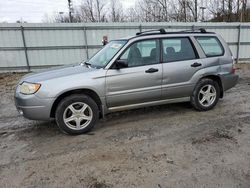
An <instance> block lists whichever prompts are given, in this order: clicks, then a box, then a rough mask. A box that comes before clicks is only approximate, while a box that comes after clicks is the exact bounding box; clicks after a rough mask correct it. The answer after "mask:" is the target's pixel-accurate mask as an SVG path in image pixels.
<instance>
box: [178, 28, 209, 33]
mask: <svg viewBox="0 0 250 188" xmlns="http://www.w3.org/2000/svg"><path fill="white" fill-rule="evenodd" d="M195 31H199V32H201V33H207V31H206V29H204V28H199V29H190V30H183V31H180V32H195Z"/></svg>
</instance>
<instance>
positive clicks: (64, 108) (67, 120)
mask: <svg viewBox="0 0 250 188" xmlns="http://www.w3.org/2000/svg"><path fill="white" fill-rule="evenodd" d="M55 119H56V123H57V125H58V127H59V128H60V130H61V131H62V132H64V133H67V134H70V135H78V134H83V133H86V132H88V131H90V130H91V129H92V128H93V127H94V125H95V124H96V122H97V121H98V119H99V109H98V106H97V104H96V103H95V101H94V100H93V99H92V98H90V97H89V96H87V95H84V94H73V95H70V96H68V97H66V98H64V99H63V100H62V101H61V102H60V103H59V104H58V106H57V109H56V115H55Z"/></svg>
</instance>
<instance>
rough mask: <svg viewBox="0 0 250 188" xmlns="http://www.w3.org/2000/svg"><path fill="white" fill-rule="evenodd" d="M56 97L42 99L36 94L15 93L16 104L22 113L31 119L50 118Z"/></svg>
mask: <svg viewBox="0 0 250 188" xmlns="http://www.w3.org/2000/svg"><path fill="white" fill-rule="evenodd" d="M53 101H54V99H53V98H48V99H41V98H39V97H37V96H36V95H35V94H32V95H23V94H21V93H18V92H16V93H15V105H16V108H17V110H18V112H19V113H20V114H22V115H23V116H24V117H25V118H27V119H31V120H49V119H50V111H51V107H52V104H53Z"/></svg>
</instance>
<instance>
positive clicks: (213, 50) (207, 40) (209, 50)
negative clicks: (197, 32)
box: [195, 36, 224, 57]
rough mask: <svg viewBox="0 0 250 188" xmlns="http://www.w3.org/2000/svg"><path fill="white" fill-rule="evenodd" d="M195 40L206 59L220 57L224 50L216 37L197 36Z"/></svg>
mask: <svg viewBox="0 0 250 188" xmlns="http://www.w3.org/2000/svg"><path fill="white" fill-rule="evenodd" d="M195 38H196V40H197V41H198V43H199V44H200V46H201V48H202V49H203V51H204V53H205V54H206V56H207V57H215V56H221V55H223V54H224V49H223V48H222V45H221V43H220V41H219V40H218V39H217V37H213V36H199V37H195Z"/></svg>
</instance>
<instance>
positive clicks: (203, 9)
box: [200, 7, 206, 22]
mask: <svg viewBox="0 0 250 188" xmlns="http://www.w3.org/2000/svg"><path fill="white" fill-rule="evenodd" d="M200 9H201V14H202V17H201V21H202V22H204V21H205V15H204V14H205V12H204V11H205V9H206V7H200Z"/></svg>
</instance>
